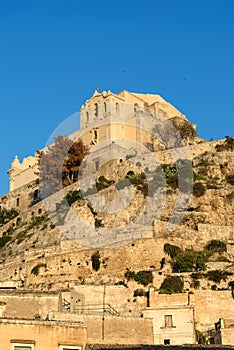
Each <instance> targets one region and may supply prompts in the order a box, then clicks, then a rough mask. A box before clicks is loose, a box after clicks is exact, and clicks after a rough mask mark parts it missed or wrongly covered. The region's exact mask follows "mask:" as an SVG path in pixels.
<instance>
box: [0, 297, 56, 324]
mask: <svg viewBox="0 0 234 350" xmlns="http://www.w3.org/2000/svg"><path fill="white" fill-rule="evenodd" d="M0 302H4V303H6V304H5V307H4V311H3V317H12V318H19V317H20V318H31V319H33V318H34V316H35V315H40V316H41V318H43V319H45V318H46V317H47V315H48V313H49V311H51V310H53V311H58V303H59V298H58V294H56V293H47V294H43V293H36V292H34V293H26V292H19V291H14V292H8V293H7V292H4V291H0Z"/></svg>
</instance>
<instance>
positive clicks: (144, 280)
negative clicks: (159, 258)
mask: <svg viewBox="0 0 234 350" xmlns="http://www.w3.org/2000/svg"><path fill="white" fill-rule="evenodd" d="M134 279H135V281H136V282H138V283H140V284H142V285H143V286H147V285H148V284H149V283H152V282H153V274H152V271H147V270H143V271H138V272H137V273H136V274H135V276H134Z"/></svg>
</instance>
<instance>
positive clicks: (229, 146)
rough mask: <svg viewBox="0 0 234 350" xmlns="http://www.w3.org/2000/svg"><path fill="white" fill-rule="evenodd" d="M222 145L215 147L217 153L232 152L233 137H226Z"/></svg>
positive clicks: (233, 146) (233, 145)
mask: <svg viewBox="0 0 234 350" xmlns="http://www.w3.org/2000/svg"><path fill="white" fill-rule="evenodd" d="M225 138H226V139H225V141H224V143H223V144H218V145H216V146H215V149H216V151H217V152H222V151H229V150H234V137H230V136H226V137H225Z"/></svg>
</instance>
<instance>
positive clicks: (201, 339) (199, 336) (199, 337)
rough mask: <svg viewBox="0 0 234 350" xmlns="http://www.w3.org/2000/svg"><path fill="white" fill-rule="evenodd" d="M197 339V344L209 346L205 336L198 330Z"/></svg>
mask: <svg viewBox="0 0 234 350" xmlns="http://www.w3.org/2000/svg"><path fill="white" fill-rule="evenodd" d="M196 339H197V343H198V344H200V345H205V344H207V341H206V336H205V334H203V333H202V332H200V331H199V330H197V329H196Z"/></svg>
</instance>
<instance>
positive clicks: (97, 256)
mask: <svg viewBox="0 0 234 350" xmlns="http://www.w3.org/2000/svg"><path fill="white" fill-rule="evenodd" d="M91 261H92V268H93V270H94V271H98V270H99V268H100V265H101V261H100V254H99V251H97V252H95V253H94V254H93V255H92V256H91Z"/></svg>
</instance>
